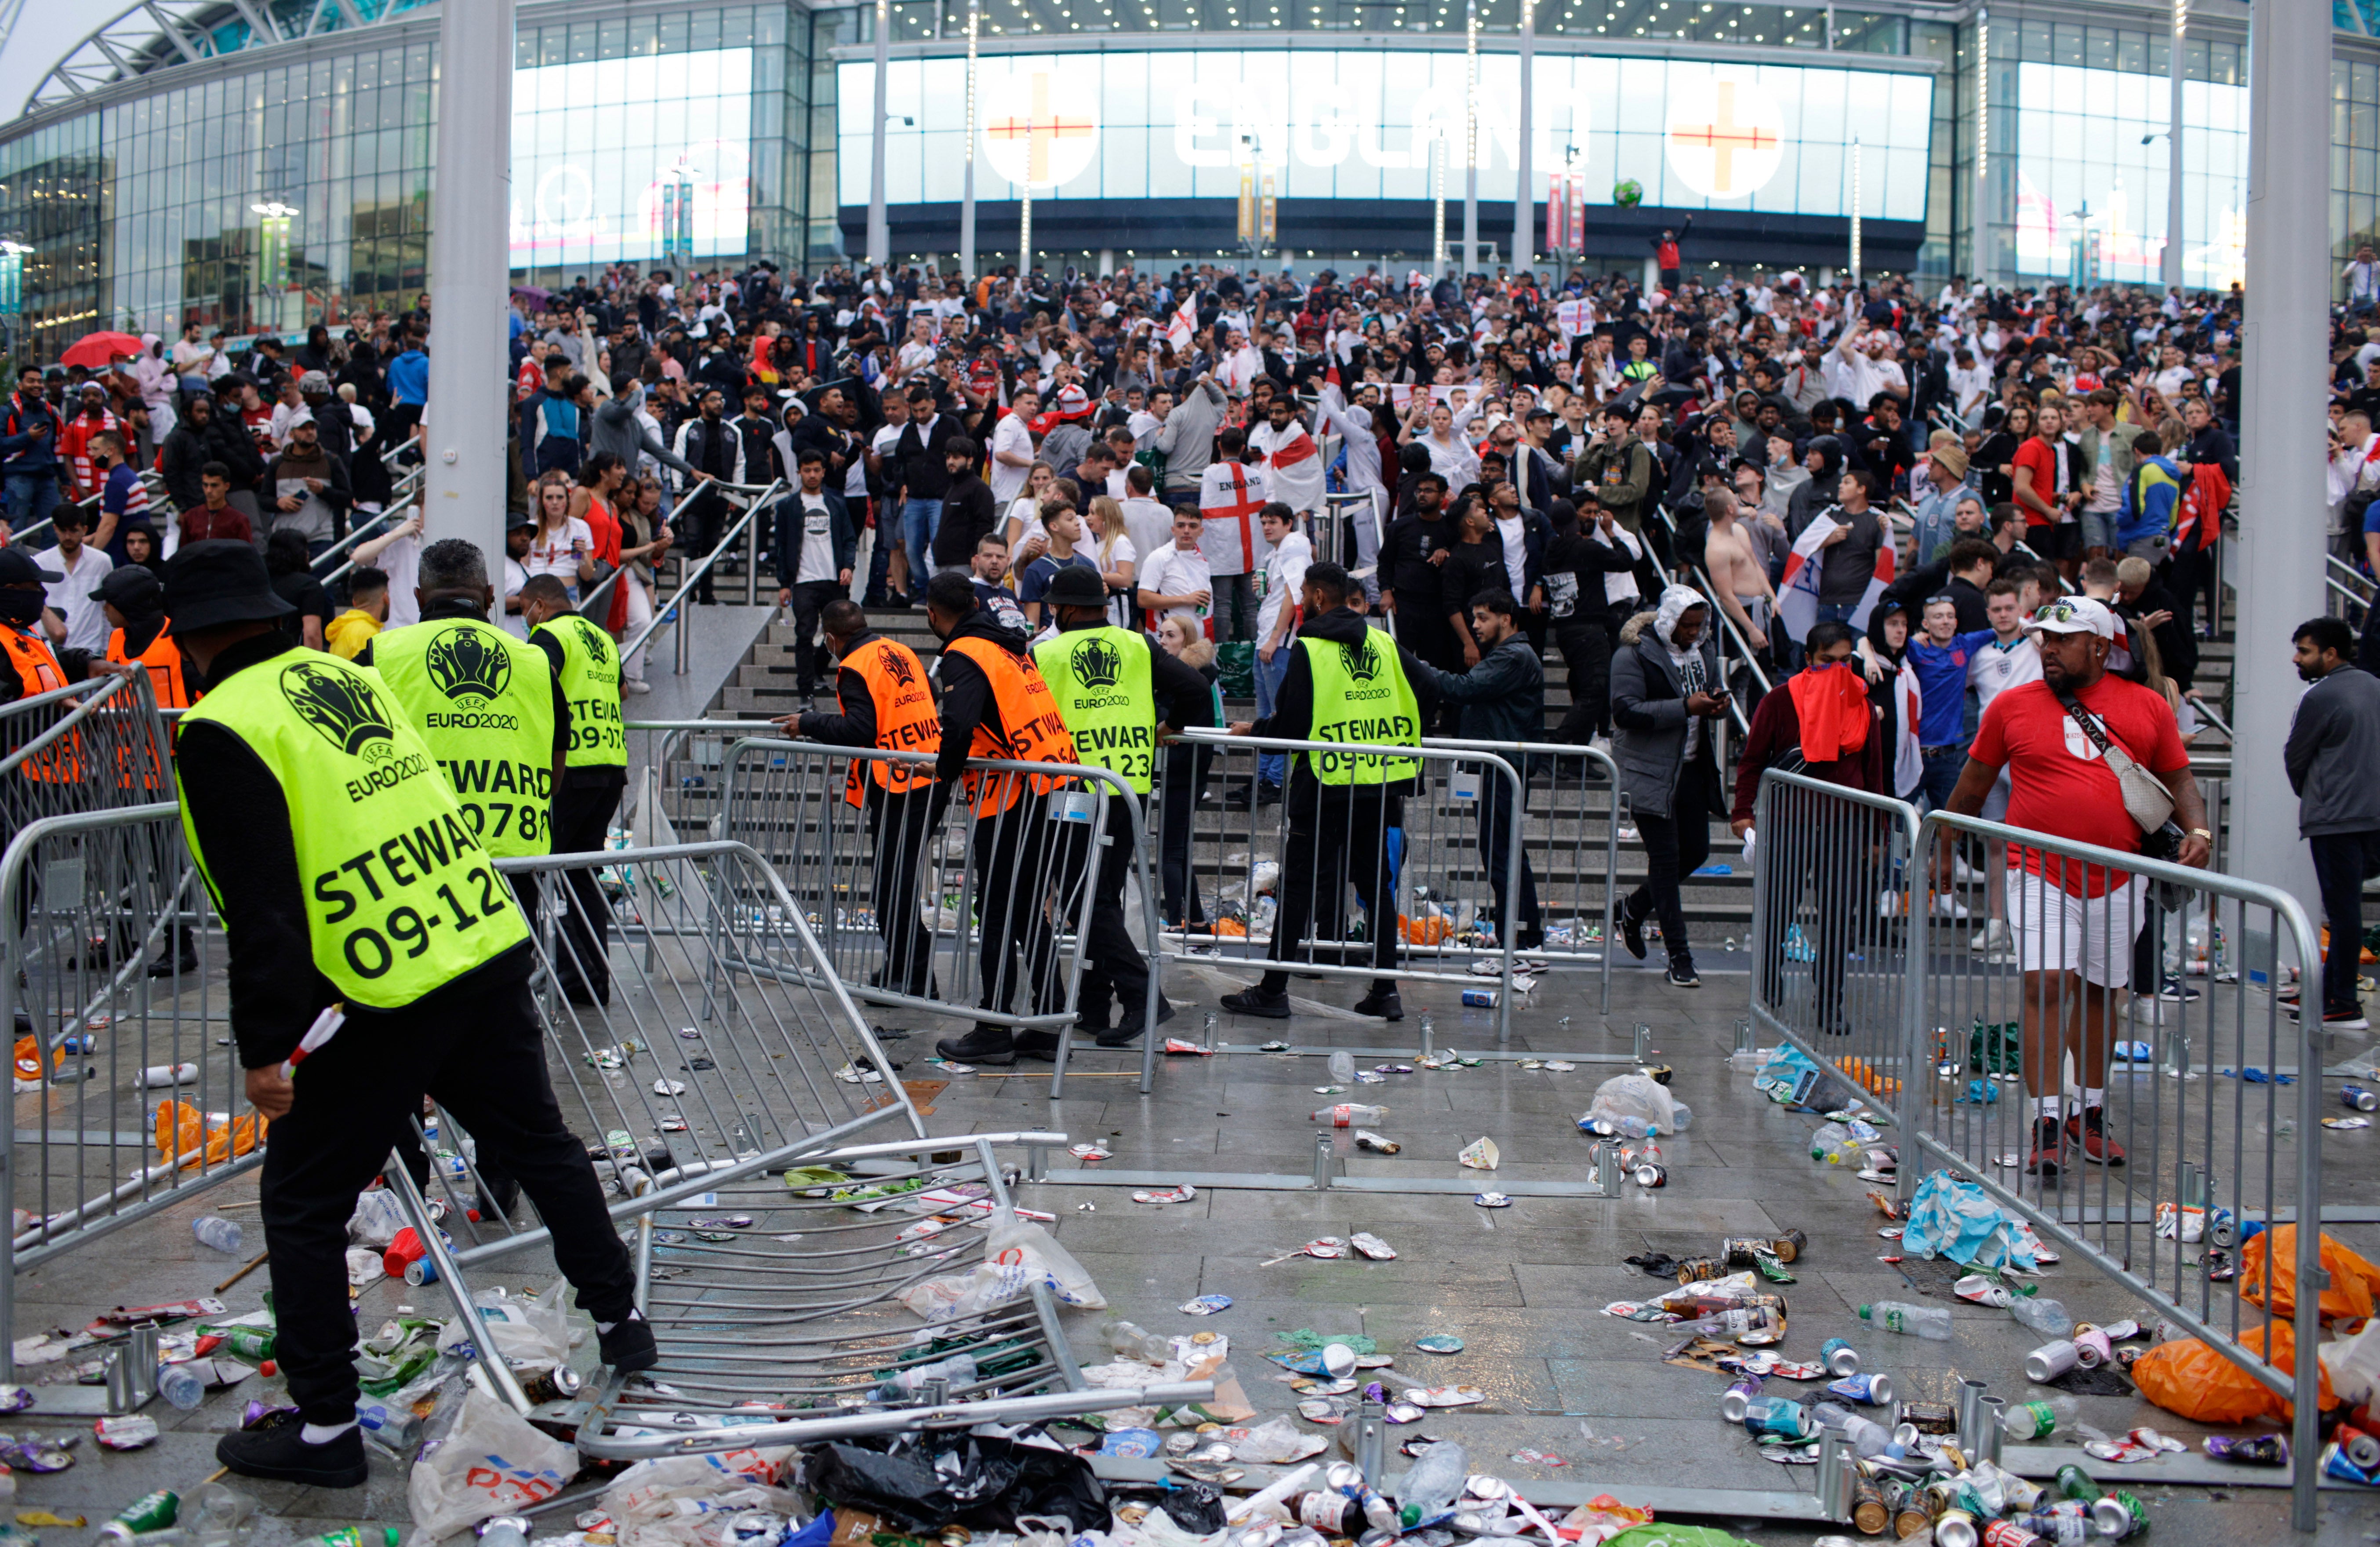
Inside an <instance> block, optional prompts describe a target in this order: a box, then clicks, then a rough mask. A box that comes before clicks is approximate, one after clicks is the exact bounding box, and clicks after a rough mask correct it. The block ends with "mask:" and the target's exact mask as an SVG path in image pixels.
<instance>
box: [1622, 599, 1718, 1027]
mask: <svg viewBox="0 0 2380 1547" xmlns="http://www.w3.org/2000/svg"><path fill="white" fill-rule="evenodd" d="M1728 699H1729V695H1728V691H1727V688H1726V685H1725V683H1724V682H1723V680H1722V679H1721V677H1720V676H1719V669H1718V651H1717V649H1716V648H1714V646H1713V644H1712V641H1711V639H1710V605H1709V603H1706V602H1705V601H1704V600H1703V598H1702V595H1701V593H1700V592H1698V591H1694V589H1693V588H1692V587H1690V586H1678V585H1673V586H1670V587H1669V588H1667V589H1666V590H1664V591H1662V592H1661V601H1660V605H1659V606H1658V607H1657V608H1656V609H1655V610H1653V611H1651V612H1648V613H1638V614H1637V615H1635V616H1634V617H1632V618H1630V619H1629V620H1628V622H1627V625H1626V626H1625V627H1622V628H1621V630H1620V653H1619V654H1618V655H1617V656H1616V657H1615V658H1614V659H1613V661H1612V664H1611V721H1612V724H1613V725H1614V726H1615V727H1616V729H1615V731H1614V734H1613V736H1612V744H1611V754H1612V757H1613V759H1614V760H1615V761H1617V762H1618V763H1619V764H1620V792H1621V794H1622V795H1624V796H1626V797H1627V798H1628V803H1629V808H1630V810H1632V811H1633V814H1634V815H1635V818H1636V829H1637V831H1638V833H1639V834H1642V835H1643V837H1644V840H1645V881H1644V883H1642V884H1640V885H1639V886H1638V887H1637V888H1636V889H1635V890H1634V891H1633V892H1631V893H1630V894H1629V895H1627V897H1626V898H1624V899H1623V900H1622V901H1621V905H1620V909H1619V922H1620V935H1621V940H1622V941H1623V942H1624V943H1625V944H1627V946H1628V952H1629V955H1631V956H1634V957H1635V958H1636V959H1637V960H1638V961H1642V960H1644V959H1645V920H1646V919H1648V918H1653V917H1657V916H1658V918H1659V920H1660V922H1661V943H1662V944H1664V945H1666V946H1667V947H1669V953H1670V968H1669V981H1670V983H1671V984H1672V985H1674V986H1675V987H1678V988H1700V987H1702V979H1701V978H1699V977H1697V976H1696V975H1695V973H1694V951H1693V948H1692V946H1691V945H1690V944H1689V943H1688V941H1687V939H1686V915H1685V908H1684V907H1683V905H1682V902H1681V901H1680V897H1679V887H1680V884H1681V883H1682V879H1683V878H1684V877H1685V876H1687V875H1690V874H1692V873H1693V872H1694V871H1696V870H1698V869H1700V868H1701V866H1702V864H1703V862H1704V861H1705V860H1706V859H1709V858H1710V819H1711V818H1712V817H1715V816H1720V817H1723V816H1725V815H1726V814H1727V809H1726V807H1725V805H1724V804H1723V802H1722V790H1721V783H1720V778H1719V769H1718V746H1717V744H1716V740H1715V738H1714V737H1713V736H1712V734H1711V727H1710V722H1711V721H1714V720H1717V719H1718V718H1719V717H1720V716H1721V715H1723V714H1725V713H1727V711H1728Z"/></svg>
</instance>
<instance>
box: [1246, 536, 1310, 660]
mask: <svg viewBox="0 0 2380 1547" xmlns="http://www.w3.org/2000/svg"><path fill="white" fill-rule="evenodd" d="M1313 562H1314V544H1313V543H1311V542H1307V541H1306V540H1305V533H1304V532H1301V531H1297V530H1291V531H1290V533H1289V535H1288V536H1286V537H1284V538H1282V539H1281V545H1280V546H1279V547H1277V548H1275V549H1273V551H1272V552H1271V553H1270V554H1268V555H1266V558H1265V564H1264V601H1263V602H1262V603H1260V604H1259V605H1258V606H1257V643H1258V644H1262V643H1263V642H1264V641H1265V640H1269V639H1271V638H1272V631H1273V626H1274V625H1275V623H1277V622H1278V621H1279V620H1280V617H1281V608H1282V607H1283V606H1292V607H1293V606H1295V605H1296V604H1297V598H1298V595H1299V593H1300V592H1302V591H1304V590H1305V566H1307V565H1309V564H1312V563H1313Z"/></svg>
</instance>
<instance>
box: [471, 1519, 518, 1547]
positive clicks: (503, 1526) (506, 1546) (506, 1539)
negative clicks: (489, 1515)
mask: <svg viewBox="0 0 2380 1547" xmlns="http://www.w3.org/2000/svg"><path fill="white" fill-rule="evenodd" d="M527 1524H528V1522H527V1521H525V1520H522V1519H520V1518H519V1517H516V1516H510V1515H499V1516H497V1517H495V1518H494V1519H492V1520H491V1521H489V1522H488V1523H487V1524H486V1525H484V1526H481V1527H480V1547H528V1531H526V1530H524V1529H522V1528H523V1527H524V1526H526V1525H527Z"/></svg>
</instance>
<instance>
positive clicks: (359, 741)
mask: <svg viewBox="0 0 2380 1547" xmlns="http://www.w3.org/2000/svg"><path fill="white" fill-rule="evenodd" d="M281 694H282V697H284V698H285V699H287V700H289V707H290V708H292V709H294V710H296V711H297V717H298V718H299V719H301V720H303V721H305V722H306V723H307V724H308V725H311V726H313V727H314V728H315V729H316V730H318V731H321V732H322V737H323V738H324V739H325V740H327V741H329V742H330V744H331V745H332V746H334V747H336V748H337V749H339V750H341V751H343V752H345V753H346V754H347V755H348V756H349V757H358V758H361V759H363V760H364V761H367V762H378V761H381V760H382V759H383V758H386V757H387V756H388V755H389V754H390V753H392V752H394V751H395V749H396V745H395V740H394V737H395V734H396V733H395V730H394V729H392V728H391V726H390V723H389V717H388V711H386V710H385V709H383V708H382V707H381V702H380V698H379V695H377V694H375V693H374V692H373V691H372V690H371V687H370V684H369V683H367V682H365V681H364V680H363V678H362V677H360V676H354V675H351V674H349V673H346V672H342V671H337V670H334V669H333V668H331V667H328V666H322V665H317V664H313V663H311V662H303V661H301V662H299V663H297V664H296V665H293V666H288V667H285V668H284V669H283V671H282V673H281Z"/></svg>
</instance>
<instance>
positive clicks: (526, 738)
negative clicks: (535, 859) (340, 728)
mask: <svg viewBox="0 0 2380 1547" xmlns="http://www.w3.org/2000/svg"><path fill="white" fill-rule="evenodd" d="M371 652H372V664H371V669H372V670H374V671H376V672H378V673H379V674H380V679H381V681H383V683H386V684H387V685H388V691H389V696H390V697H391V698H393V699H395V700H396V702H397V707H398V708H400V709H402V710H404V711H405V713H407V715H408V716H409V717H410V718H411V719H412V721H413V728H414V729H416V730H418V731H419V732H420V733H421V739H423V740H424V741H427V742H428V743H430V751H431V756H433V757H435V758H436V759H437V760H438V766H439V767H440V768H442V769H443V770H445V774H446V782H447V784H448V785H449V786H452V787H453V789H454V791H455V798H456V799H457V800H459V801H461V802H462V805H463V816H464V819H465V820H466V821H468V822H470V824H471V831H472V832H474V833H477V834H479V835H480V843H482V844H484V845H486V846H487V850H488V852H489V853H490V854H492V855H494V856H496V858H498V859H511V858H514V857H515V856H517V855H524V854H547V853H551V852H552V851H553V823H552V822H551V821H550V820H549V818H550V815H551V813H552V811H553V666H552V664H550V663H549V662H548V661H547V660H546V656H545V652H543V651H541V650H540V649H538V648H537V646H535V645H533V644H530V643H529V642H528V640H516V639H515V638H513V636H511V635H510V634H507V633H505V632H504V630H503V629H501V628H496V627H491V626H490V625H488V624H486V623H483V622H480V620H478V619H476V618H439V619H436V620H435V621H432V622H426V623H416V624H413V625H411V626H409V627H404V628H392V629H388V630H385V631H383V633H381V634H379V635H378V636H376V637H375V638H374V639H373V640H372V644H371Z"/></svg>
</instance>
